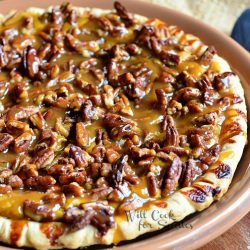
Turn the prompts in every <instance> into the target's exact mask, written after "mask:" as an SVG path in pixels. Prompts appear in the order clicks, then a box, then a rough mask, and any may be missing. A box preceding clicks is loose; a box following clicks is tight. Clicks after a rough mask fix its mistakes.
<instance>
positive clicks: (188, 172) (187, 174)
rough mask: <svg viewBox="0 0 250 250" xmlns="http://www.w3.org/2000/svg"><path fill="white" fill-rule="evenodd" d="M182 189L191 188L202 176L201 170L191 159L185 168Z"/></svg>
mask: <svg viewBox="0 0 250 250" xmlns="http://www.w3.org/2000/svg"><path fill="white" fill-rule="evenodd" d="M182 171H183V176H182V184H181V185H182V187H189V186H190V185H191V183H192V181H193V180H194V179H195V178H196V177H197V176H199V175H201V174H202V171H201V169H200V168H199V166H198V165H197V164H196V162H195V161H194V160H192V159H189V160H188V161H187V162H186V164H185V165H184V168H183V170H182Z"/></svg>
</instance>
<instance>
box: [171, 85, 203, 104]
mask: <svg viewBox="0 0 250 250" xmlns="http://www.w3.org/2000/svg"><path fill="white" fill-rule="evenodd" d="M200 96H201V93H200V90H199V89H197V88H193V87H185V88H182V89H180V90H179V91H177V92H176V93H175V95H174V97H173V100H176V101H180V102H188V101H190V100H194V99H197V98H199V97H200Z"/></svg>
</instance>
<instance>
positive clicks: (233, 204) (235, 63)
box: [0, 0, 250, 250]
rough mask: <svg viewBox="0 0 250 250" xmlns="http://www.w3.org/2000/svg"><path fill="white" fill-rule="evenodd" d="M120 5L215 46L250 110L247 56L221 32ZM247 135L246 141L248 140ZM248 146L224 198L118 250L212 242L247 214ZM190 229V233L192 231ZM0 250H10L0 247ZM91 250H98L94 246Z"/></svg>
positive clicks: (15, 4)
mask: <svg viewBox="0 0 250 250" xmlns="http://www.w3.org/2000/svg"><path fill="white" fill-rule="evenodd" d="M61 2H62V1H60V0H53V1H51V0H25V1H16V0H8V1H7V0H5V1H1V2H0V11H1V12H2V13H7V12H9V11H10V10H11V9H17V10H25V9H26V8H28V7H31V6H32V7H42V8H47V7H48V6H49V5H56V4H59V3H61ZM71 2H72V4H74V5H75V6H82V7H98V8H104V9H110V8H112V5H113V1H112V0H105V1H104V0H102V1H100V0H99V1H98V0H85V1H84V0H72V1H71ZM121 2H122V3H123V4H124V5H125V6H126V7H127V8H128V9H129V11H131V12H134V13H138V14H141V15H145V16H147V17H152V18H153V17H157V18H159V19H161V20H163V21H166V22H167V23H168V24H174V25H178V26H180V27H181V28H182V29H184V30H185V31H186V32H188V33H191V34H194V35H196V36H198V37H200V38H201V40H203V41H204V42H205V43H206V44H209V45H214V46H215V47H216V49H217V51H218V53H219V55H221V56H222V57H224V58H225V59H226V60H227V61H228V62H229V63H230V65H231V66H232V68H233V69H234V71H235V72H236V73H238V74H239V76H240V78H241V81H242V84H243V87H244V90H245V95H246V103H247V106H248V108H250V80H249V79H250V78H249V76H250V73H249V72H250V55H249V53H248V52H247V51H246V50H244V49H243V48H242V47H240V46H239V45H238V44H237V43H236V42H234V41H233V40H232V39H230V38H229V37H228V36H226V35H224V34H222V33H221V32H219V31H217V30H215V29H213V28H211V27H209V26H207V25H205V24H203V23H202V22H200V21H197V20H196V19H194V18H192V17H188V16H186V15H183V14H181V13H179V12H176V11H174V10H170V9H167V8H164V7H162V6H159V5H154V4H151V3H147V2H143V1H134V0H126V1H125V0H124V1H122V0H121ZM248 124H250V120H249V116H248ZM249 138H250V137H249V133H248V140H249ZM249 163H250V145H249V144H248V145H247V146H246V148H245V151H244V153H243V157H242V159H241V161H240V163H239V165H238V168H237V171H236V173H235V176H234V179H233V182H232V184H231V186H230V188H229V191H228V192H227V193H226V195H225V196H224V197H223V198H222V199H221V200H220V201H218V202H216V203H214V204H213V205H212V206H211V207H209V208H208V209H206V210H205V211H203V212H200V213H196V214H195V215H193V216H191V217H188V218H186V219H185V220H184V221H183V222H182V223H179V224H176V225H174V226H171V227H168V228H167V229H166V228H165V229H163V230H161V231H160V232H157V233H151V234H146V235H144V236H142V237H140V238H139V239H136V240H134V241H130V242H128V243H125V244H124V243H123V244H121V245H119V246H118V248H119V249H125V248H127V249H143V250H147V249H154V250H156V249H175V250H177V249H185V250H188V249H196V248H198V247H200V246H202V245H204V244H206V243H207V242H209V241H211V240H213V239H214V238H216V237H217V236H219V235H220V234H222V233H223V232H225V231H226V230H228V229H229V228H230V227H232V226H233V225H234V224H235V223H236V222H237V221H239V220H240V219H241V218H242V217H243V216H244V215H245V214H247V212H248V211H249V210H250V167H249ZM191 228H192V229H191ZM0 249H13V248H8V247H0ZM91 249H100V248H99V247H97V246H94V247H91Z"/></svg>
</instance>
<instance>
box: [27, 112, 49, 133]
mask: <svg viewBox="0 0 250 250" xmlns="http://www.w3.org/2000/svg"><path fill="white" fill-rule="evenodd" d="M29 119H30V121H31V122H32V124H33V125H34V126H35V127H37V128H39V129H44V128H45V127H46V126H47V123H46V121H45V119H44V117H43V116H42V114H41V112H38V113H36V114H34V115H31V116H30V118H29Z"/></svg>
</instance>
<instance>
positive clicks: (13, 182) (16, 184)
mask: <svg viewBox="0 0 250 250" xmlns="http://www.w3.org/2000/svg"><path fill="white" fill-rule="evenodd" d="M7 182H8V185H10V186H11V187H12V189H15V188H22V187H23V181H22V179H21V178H20V177H19V176H18V175H11V176H10V177H9V178H8V181H7Z"/></svg>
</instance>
